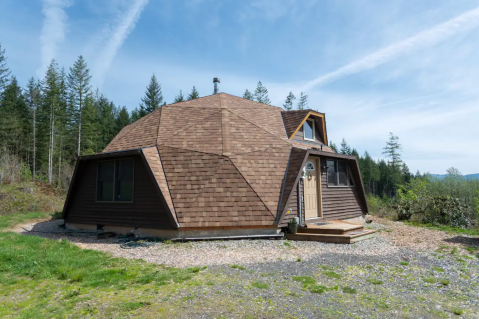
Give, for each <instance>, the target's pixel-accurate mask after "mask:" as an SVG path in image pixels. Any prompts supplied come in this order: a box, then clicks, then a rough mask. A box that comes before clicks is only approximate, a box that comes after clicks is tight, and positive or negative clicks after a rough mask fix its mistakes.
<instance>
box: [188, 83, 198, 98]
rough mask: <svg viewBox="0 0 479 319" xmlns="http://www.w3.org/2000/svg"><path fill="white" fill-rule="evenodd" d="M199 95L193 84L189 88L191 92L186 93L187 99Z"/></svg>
mask: <svg viewBox="0 0 479 319" xmlns="http://www.w3.org/2000/svg"><path fill="white" fill-rule="evenodd" d="M199 97H200V94H199V93H198V91H197V90H196V88H195V87H194V86H193V89H192V90H191V93H190V94H188V97H187V99H188V100H193V99H197V98H199Z"/></svg>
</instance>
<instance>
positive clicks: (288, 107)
mask: <svg viewBox="0 0 479 319" xmlns="http://www.w3.org/2000/svg"><path fill="white" fill-rule="evenodd" d="M295 99H296V97H295V96H294V94H293V92H289V94H288V96H287V97H286V101H285V102H284V104H283V109H284V110H285V111H291V110H292V109H293V100H295Z"/></svg>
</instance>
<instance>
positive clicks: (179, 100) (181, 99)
mask: <svg viewBox="0 0 479 319" xmlns="http://www.w3.org/2000/svg"><path fill="white" fill-rule="evenodd" d="M184 100H185V98H184V96H183V92H182V91H181V90H180V94H178V95H177V96H176V97H175V101H174V102H173V103H178V102H183V101H184Z"/></svg>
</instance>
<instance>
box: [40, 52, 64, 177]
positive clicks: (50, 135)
mask: <svg viewBox="0 0 479 319" xmlns="http://www.w3.org/2000/svg"><path fill="white" fill-rule="evenodd" d="M60 92H61V87H60V74H59V71H58V65H57V63H56V62H55V60H52V61H51V63H50V65H49V66H48V69H47V73H46V75H45V78H44V79H43V81H42V106H41V108H40V110H39V111H40V112H39V114H38V115H39V124H40V125H39V132H38V133H39V134H38V136H39V145H40V147H41V149H40V150H39V151H40V152H39V155H40V159H41V164H42V168H43V167H44V166H45V164H48V167H47V177H48V183H49V184H51V183H52V181H53V156H54V154H53V153H54V145H55V144H54V143H55V124H56V121H55V120H56V117H57V113H58V108H59V104H60ZM46 156H47V157H48V158H47V159H45V157H46Z"/></svg>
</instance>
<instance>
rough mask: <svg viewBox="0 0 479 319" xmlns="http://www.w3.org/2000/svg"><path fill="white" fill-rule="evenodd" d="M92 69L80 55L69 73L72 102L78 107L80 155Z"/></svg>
mask: <svg viewBox="0 0 479 319" xmlns="http://www.w3.org/2000/svg"><path fill="white" fill-rule="evenodd" d="M90 79H91V75H90V70H89V69H88V67H87V64H86V62H85V60H84V59H83V56H81V55H80V56H79V57H78V59H77V61H76V62H75V63H74V64H73V67H71V68H70V73H69V74H68V85H69V89H70V98H71V99H72V101H71V103H72V105H73V106H74V107H76V108H77V112H78V113H77V114H78V124H77V126H78V145H77V150H78V152H77V154H78V156H80V155H81V154H80V149H81V131H82V128H81V126H82V113H83V111H82V110H83V106H84V104H85V97H86V95H87V94H88V92H90Z"/></svg>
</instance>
